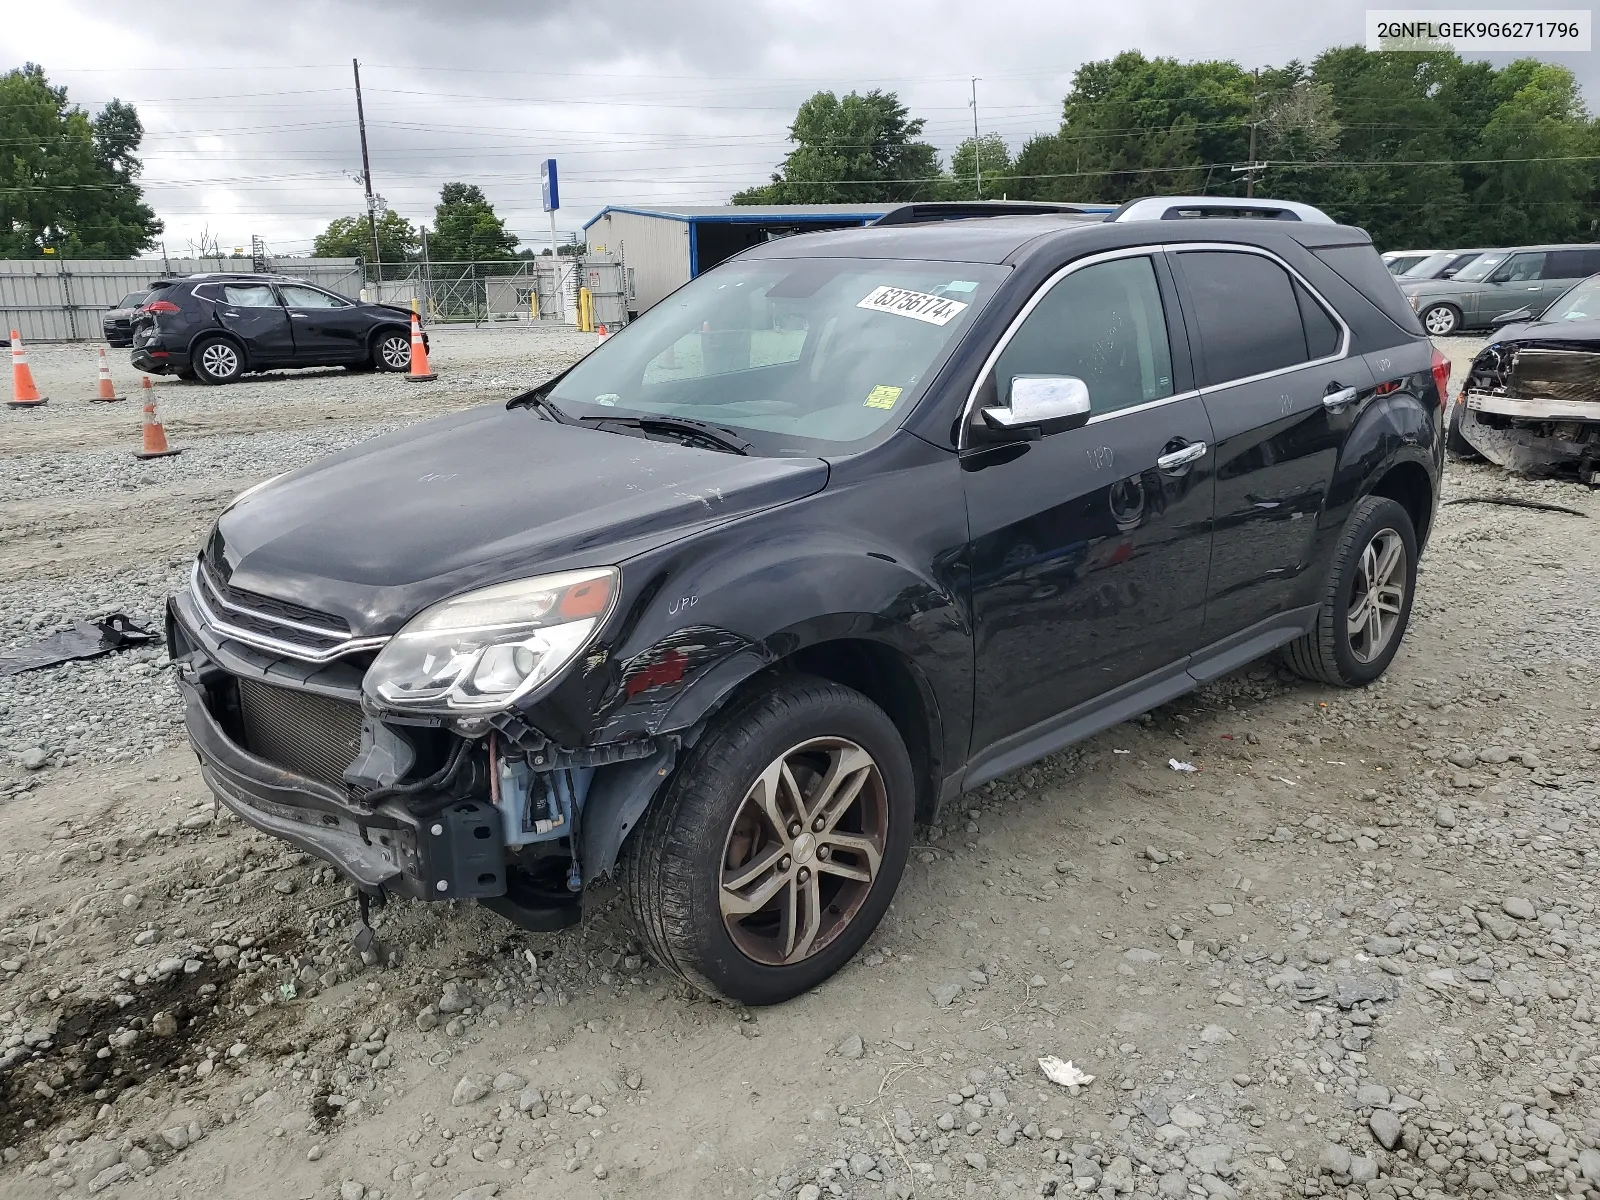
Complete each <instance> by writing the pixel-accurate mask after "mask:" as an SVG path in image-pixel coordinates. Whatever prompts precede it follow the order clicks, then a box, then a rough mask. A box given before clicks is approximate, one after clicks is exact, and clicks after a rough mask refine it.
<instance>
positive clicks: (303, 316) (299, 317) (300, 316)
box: [289, 313, 311, 321]
mask: <svg viewBox="0 0 1600 1200" xmlns="http://www.w3.org/2000/svg"><path fill="white" fill-rule="evenodd" d="M289 315H290V316H291V317H293V318H294V319H295V320H296V321H309V320H310V319H311V318H310V316H308V315H307V314H306V313H290V314H289Z"/></svg>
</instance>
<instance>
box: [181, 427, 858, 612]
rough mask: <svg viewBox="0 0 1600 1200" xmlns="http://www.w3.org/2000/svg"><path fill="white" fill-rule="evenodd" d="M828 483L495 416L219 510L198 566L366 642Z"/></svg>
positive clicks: (790, 463) (820, 471)
mask: <svg viewBox="0 0 1600 1200" xmlns="http://www.w3.org/2000/svg"><path fill="white" fill-rule="evenodd" d="M827 478H828V466H827V464H826V463H824V462H822V461H821V460H819V459H814V458H756V457H744V456H741V455H736V454H728V453H723V452H721V451H716V450H703V449H699V448H695V447H689V446H683V445H679V444H677V443H673V442H664V441H651V440H647V439H645V438H641V437H633V436H628V435H625V434H618V433H613V432H607V431H603V430H598V429H590V428H585V427H579V426H574V425H563V424H557V423H555V422H552V421H548V420H545V419H543V418H542V417H541V416H539V415H538V414H537V413H536V412H533V411H530V410H528V409H511V410H508V409H506V408H505V407H504V406H502V405H499V404H495V405H492V406H486V407H483V408H476V409H471V410H468V411H466V412H463V413H457V414H454V415H452V416H448V417H441V418H439V419H438V420H434V421H427V422H424V423H421V424H417V425H412V426H409V427H408V428H406V429H403V430H400V431H398V432H396V433H391V434H388V435H387V436H385V437H381V438H377V439H374V440H372V441H368V442H364V443H362V444H361V445H359V446H356V447H354V448H352V449H350V450H346V451H344V452H342V453H340V454H336V455H334V456H333V457H331V458H326V459H323V460H322V461H320V462H317V463H314V464H313V465H311V466H309V467H304V468H302V469H300V470H298V471H294V472H292V473H291V474H289V475H286V476H283V477H282V478H280V479H277V480H274V481H273V482H272V483H270V484H268V485H267V486H266V487H264V488H261V489H260V490H258V491H255V492H252V493H250V494H249V495H247V496H246V497H244V498H243V499H242V500H240V501H238V502H236V503H235V504H234V505H233V506H231V507H230V508H229V509H227V510H226V511H225V512H224V513H223V515H222V517H221V519H220V520H219V521H218V522H217V529H216V531H215V533H214V534H213V536H212V540H211V542H210V543H209V544H208V546H207V548H206V554H207V555H208V556H210V557H212V558H213V560H214V561H217V563H218V566H219V568H220V571H221V573H222V574H223V575H224V576H225V577H227V578H228V579H229V582H230V583H231V584H232V585H233V587H235V588H238V589H242V590H244V591H249V592H255V593H257V594H260V595H264V596H269V597H273V598H276V599H280V600H286V601H290V602H292V603H294V604H299V605H303V606H305V607H306V608H311V609H314V610H316V611H318V612H323V613H333V614H336V615H338V616H340V617H343V618H344V619H345V620H346V621H347V622H348V623H349V625H350V627H351V630H352V632H353V633H354V634H355V635H356V636H373V635H380V634H388V633H393V632H394V631H395V630H397V629H398V628H399V627H400V626H401V625H402V624H404V623H405V621H407V620H408V619H409V618H410V617H412V616H413V615H415V613H416V612H418V611H419V610H420V609H422V608H424V607H426V606H427V605H428V604H431V603H433V602H434V601H436V600H441V599H443V598H445V597H447V596H452V595H455V594H457V593H459V592H462V591H466V590H468V589H470V588H473V587H479V586H484V585H487V584H490V583H497V582H501V581H504V580H508V579H517V578H523V577H526V576H530V575H537V574H542V573H544V572H547V571H557V570H568V569H572V568H577V567H593V566H605V565H616V564H621V563H623V562H625V561H626V560H627V559H628V558H630V557H632V556H633V555H635V554H638V553H641V552H642V551H644V550H646V549H649V548H651V547H654V546H657V545H660V544H662V543H664V542H667V541H670V540H672V539H674V538H678V537H681V536H683V535H684V534H686V533H689V532H691V531H693V530H696V529H699V528H703V527H706V526H708V525H711V524H717V523H720V522H724V521H728V520H731V519H733V518H735V517H738V516H740V515H743V514H746V513H751V512H756V511H759V510H761V509H765V508H771V507H773V506H776V505H779V504H784V503H788V502H790V501H793V500H798V499H800V498H802V497H804V496H807V495H810V494H812V493H814V492H816V491H819V490H821V488H822V486H823V485H824V484H825V483H826V482H827Z"/></svg>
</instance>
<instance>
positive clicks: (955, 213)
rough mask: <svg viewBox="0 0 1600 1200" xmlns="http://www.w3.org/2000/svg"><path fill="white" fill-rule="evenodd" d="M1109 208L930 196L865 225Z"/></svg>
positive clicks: (1096, 213) (1104, 206)
mask: <svg viewBox="0 0 1600 1200" xmlns="http://www.w3.org/2000/svg"><path fill="white" fill-rule="evenodd" d="M1110 212H1111V206H1110V205H1109V204H1035V203H1033V202H1032V201H1027V200H930V201H924V202H920V203H916V204H901V205H897V206H896V207H894V208H891V209H890V210H889V211H888V212H886V213H884V214H883V216H881V217H879V218H878V219H877V220H876V221H869V222H867V224H868V225H927V224H931V223H932V222H935V221H965V220H968V219H970V218H973V217H1019V216H1038V215H1040V214H1051V213H1054V214H1060V215H1066V216H1088V217H1095V216H1100V215H1101V214H1106V213H1110Z"/></svg>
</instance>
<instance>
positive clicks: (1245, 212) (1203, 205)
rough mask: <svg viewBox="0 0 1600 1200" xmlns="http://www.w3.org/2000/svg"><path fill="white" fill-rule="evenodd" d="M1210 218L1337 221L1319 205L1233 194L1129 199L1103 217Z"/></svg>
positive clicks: (1130, 219)
mask: <svg viewBox="0 0 1600 1200" xmlns="http://www.w3.org/2000/svg"><path fill="white" fill-rule="evenodd" d="M1209 217H1232V218H1241V217H1242V218H1245V219H1255V220H1261V221H1310V222H1315V223H1316V224H1319V225H1333V224H1336V222H1335V221H1334V219H1333V218H1332V217H1330V216H1329V215H1328V214H1327V213H1325V212H1323V211H1322V210H1321V209H1320V208H1313V207H1311V205H1309V204H1301V203H1299V202H1298V201H1295V200H1257V199H1255V198H1253V197H1251V198H1242V197H1235V196H1146V197H1144V198H1143V199H1142V200H1129V201H1128V202H1127V203H1126V204H1124V205H1123V206H1122V207H1121V208H1119V209H1117V211H1116V212H1114V213H1112V214H1111V215H1110V216H1109V217H1107V218H1106V220H1107V221H1188V220H1195V219H1203V218H1209Z"/></svg>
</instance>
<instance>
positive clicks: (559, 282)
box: [367, 255, 631, 328]
mask: <svg viewBox="0 0 1600 1200" xmlns="http://www.w3.org/2000/svg"><path fill="white" fill-rule="evenodd" d="M376 273H377V272H374V274H376ZM381 275H382V278H381V280H375V281H372V282H369V284H368V285H367V291H368V293H369V295H371V296H372V298H373V299H377V300H381V301H383V302H384V303H386V304H399V305H403V306H405V307H410V306H411V305H412V303H413V302H415V303H416V305H417V308H418V310H419V311H420V312H421V313H422V314H423V317H424V319H425V320H428V321H434V322H451V321H455V322H465V321H470V322H473V323H475V324H480V323H485V322H492V321H508V320H524V321H527V320H536V321H553V322H558V323H562V324H567V325H572V324H576V323H577V322H578V320H579V303H578V292H579V289H580V288H585V289H587V290H588V299H589V304H590V308H591V311H592V316H593V319H594V321H596V322H601V323H605V324H606V325H608V326H610V327H612V328H616V327H618V326H620V325H622V324H624V323H626V321H627V318H628V309H629V307H630V304H629V300H630V294H631V288H629V286H628V275H627V271H626V268H625V267H624V266H623V265H622V264H621V263H620V262H618V261H616V260H615V259H613V258H611V257H610V256H606V255H589V256H584V257H581V258H568V257H565V256H563V257H559V258H551V257H550V256H549V255H541V256H540V257H538V258H519V259H505V260H501V261H479V262H431V261H430V262H413V263H384V264H383V266H382V271H381Z"/></svg>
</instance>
